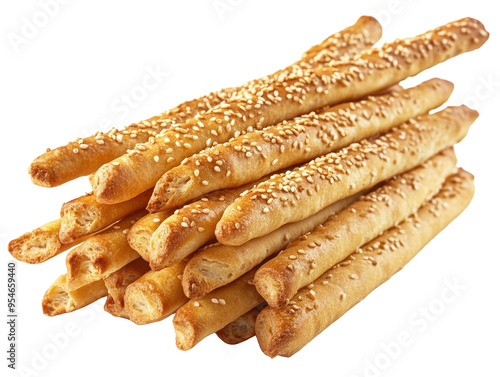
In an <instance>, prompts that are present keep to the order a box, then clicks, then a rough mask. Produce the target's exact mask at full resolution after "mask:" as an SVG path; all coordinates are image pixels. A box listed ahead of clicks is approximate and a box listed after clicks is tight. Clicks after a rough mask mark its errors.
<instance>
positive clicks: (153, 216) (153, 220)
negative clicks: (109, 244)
mask: <svg viewBox="0 0 500 377" xmlns="http://www.w3.org/2000/svg"><path fill="white" fill-rule="evenodd" d="M173 213H174V210H172V209H171V210H167V211H163V212H158V213H149V214H147V215H146V216H143V217H141V218H140V219H139V220H137V221H136V222H135V223H134V225H132V227H131V228H130V230H129V232H128V234H127V241H128V243H129V245H130V247H132V249H134V250H135V251H137V252H138V253H139V255H140V256H141V257H142V258H143V259H144V260H146V261H148V262H149V259H150V257H149V251H150V244H151V237H152V236H153V233H154V232H155V230H156V229H158V227H159V226H160V225H161V223H162V222H163V221H165V219H167V218H168V217H169V216H171V215H172V214H173Z"/></svg>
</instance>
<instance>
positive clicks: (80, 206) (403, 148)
mask: <svg viewBox="0 0 500 377" xmlns="http://www.w3.org/2000/svg"><path fill="white" fill-rule="evenodd" d="M380 37H381V27H380V25H379V24H378V22H377V21H376V20H375V19H373V18H371V17H361V18H360V19H359V20H358V21H357V22H356V23H355V24H354V25H352V26H350V27H348V28H346V29H344V30H342V31H340V32H338V33H336V34H333V35H332V36H330V37H329V38H327V39H326V40H324V41H323V42H322V43H320V44H318V45H316V46H314V47H312V48H311V49H309V50H308V51H307V52H305V53H304V54H303V55H302V57H301V59H300V60H298V61H297V62H295V63H293V64H292V65H290V66H288V67H286V68H285V69H282V70H280V71H278V72H276V73H274V74H272V75H269V76H266V77H263V78H260V79H257V80H252V81H249V82H247V83H245V84H243V85H241V86H240V87H234V88H226V89H222V90H220V91H218V92H215V93H210V94H209V95H206V96H203V97H200V98H198V99H195V100H192V101H188V102H184V103H182V104H180V105H179V106H177V107H175V108H173V109H171V110H169V111H166V112H164V113H162V114H160V115H158V116H155V117H152V118H150V119H147V120H144V121H142V122H138V123H135V124H132V125H130V126H128V127H126V128H124V129H122V130H120V131H119V130H116V129H113V130H111V131H109V132H107V133H100V132H99V133H97V134H95V135H94V136H91V137H87V138H83V139H81V138H80V139H77V140H76V141H75V142H72V143H69V144H68V145H65V146H62V147H59V148H56V149H53V150H48V151H47V152H46V153H44V154H42V155H41V156H39V157H37V158H36V159H35V160H34V161H33V163H32V164H31V166H30V168H29V173H30V175H31V177H32V180H33V182H34V183H35V184H37V185H41V186H46V187H53V186H57V185H60V184H62V183H64V182H67V181H69V180H72V179H74V178H77V177H79V176H84V175H89V176H90V183H91V186H92V193H90V194H86V195H83V196H81V197H78V198H76V199H74V200H72V201H70V202H68V203H64V204H63V206H62V208H61V217H60V218H59V219H56V220H54V221H52V222H50V223H48V224H45V225H43V226H41V227H39V228H37V229H35V230H33V231H31V232H28V233H26V234H24V235H22V236H21V237H19V238H17V239H15V240H13V241H11V242H10V244H9V251H10V252H11V254H12V255H13V256H14V257H15V258H17V259H19V260H21V261H24V262H27V263H40V262H43V261H46V260H48V259H50V258H52V257H54V256H56V255H58V254H60V253H62V252H64V251H66V250H69V252H68V253H67V255H66V272H65V274H63V275H61V276H60V277H58V278H57V279H56V280H55V282H54V283H53V284H52V286H50V288H49V289H48V290H47V292H46V294H45V296H44V298H43V301H42V305H43V312H44V313H45V314H47V315H50V316H53V315H57V314H62V313H67V312H71V311H74V310H76V309H79V308H81V307H83V306H85V305H88V304H90V303H92V302H94V301H96V300H98V299H100V298H102V297H105V296H106V297H107V299H106V303H105V305H104V309H105V310H106V311H108V312H109V313H111V314H112V315H114V316H118V317H123V318H127V319H129V320H131V321H133V322H134V323H137V324H147V323H152V322H156V321H160V320H163V319H165V318H167V317H168V316H170V315H172V314H174V313H175V315H174V316H173V325H174V327H175V332H176V344H177V347H178V348H180V349H182V350H187V349H190V348H192V347H193V346H194V345H196V344H197V343H198V342H199V341H201V340H202V339H203V338H205V337H206V336H208V335H210V334H212V333H217V335H218V336H219V337H220V338H221V339H222V340H223V341H225V342H227V343H231V344H234V343H239V342H242V341H244V340H246V339H248V338H250V337H252V336H253V335H256V336H257V340H258V342H259V345H260V347H261V349H262V351H263V352H264V353H265V354H266V355H269V356H271V357H274V356H276V355H281V356H291V355H293V354H294V353H295V352H297V351H298V350H300V349H301V348H302V347H303V346H304V345H306V344H307V343H308V342H309V341H311V340H312V339H313V338H314V337H315V336H316V335H318V334H319V333H320V332H321V331H323V330H324V329H325V328H326V327H328V326H329V325H330V324H332V323H333V322H334V321H335V320H336V319H337V318H339V317H340V316H342V315H343V314H344V313H345V312H347V311H348V310H349V309H350V308H352V307H353V306H354V305H355V304H356V303H358V302H359V301H360V300H362V299H363V298H364V297H366V296H367V295H368V294H369V293H370V292H371V291H373V290H374V289H375V288H376V287H377V286H379V285H380V284H382V283H383V282H385V281H386V280H388V279H389V278H390V277H391V276H392V275H394V274H395V273H396V272H397V271H399V270H400V269H401V268H402V267H403V266H404V265H405V264H406V263H408V262H409V261H410V260H411V259H412V258H413V257H414V256H415V255H416V254H417V253H418V252H419V251H420V250H421V249H422V248H423V247H424V246H425V245H426V244H427V243H428V242H429V241H430V240H431V239H432V238H433V237H434V236H436V235H437V234H438V233H439V232H440V231H441V230H442V229H444V228H445V227H446V226H447V225H448V224H449V223H450V222H451V221H452V220H453V219H454V218H455V217H456V216H458V215H459V214H460V213H461V212H462V211H463V210H464V209H465V208H466V207H467V205H468V204H469V202H470V201H471V199H472V196H473V192H474V186H473V176H472V175H471V174H469V173H467V172H466V171H464V170H462V169H457V167H456V162H457V160H456V156H455V152H454V149H453V146H454V145H455V144H456V143H458V142H459V141H460V140H461V139H463V138H464V137H465V136H466V134H467V132H468V129H469V127H470V126H471V125H472V123H473V122H474V120H475V119H476V118H477V116H478V114H477V112H476V111H474V110H471V109H469V108H468V107H466V106H458V107H446V108H444V109H443V110H440V111H432V110H434V109H437V108H438V107H440V106H441V105H443V104H444V103H445V102H446V101H447V99H448V98H449V96H450V95H451V92H452V90H453V84H452V83H450V82H448V81H445V80H441V79H432V80H429V81H425V82H422V83H421V84H419V85H417V86H415V87H411V88H403V87H402V86H400V85H399V83H400V82H401V81H403V80H404V79H406V78H408V77H410V76H414V75H416V74H418V73H419V72H421V71H423V70H425V69H427V68H430V67H432V66H434V65H436V64H438V63H441V62H444V61H445V60H448V59H450V58H452V57H455V56H457V55H459V54H462V53H465V52H468V51H472V50H475V49H477V48H479V47H480V46H482V45H483V44H484V43H485V42H486V40H487V39H488V32H487V31H486V30H485V29H484V27H483V25H482V24H481V23H480V22H479V21H477V20H474V19H471V18H465V19H461V20H458V21H455V22H451V23H449V24H446V25H444V26H441V27H438V28H436V29H434V30H431V31H428V32H426V33H424V34H421V35H418V36H416V37H413V38H407V39H399V40H396V41H394V42H390V43H386V44H384V45H382V46H381V47H373V45H374V44H375V43H376V42H377V41H378V40H379V38H380Z"/></svg>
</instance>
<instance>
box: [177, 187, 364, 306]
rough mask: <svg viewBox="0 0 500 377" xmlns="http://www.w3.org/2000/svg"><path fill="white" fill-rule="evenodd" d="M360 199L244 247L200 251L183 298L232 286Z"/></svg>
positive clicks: (184, 284)
mask: <svg viewBox="0 0 500 377" xmlns="http://www.w3.org/2000/svg"><path fill="white" fill-rule="evenodd" d="M357 197H359V195H353V196H352V197H349V198H345V199H343V200H339V201H338V202H336V203H333V204H331V205H329V206H328V207H326V208H324V209H323V210H321V211H319V212H318V213H316V214H314V215H312V216H310V217H308V218H306V219H304V220H301V221H298V222H296V223H293V224H287V225H284V226H282V227H281V228H279V229H277V230H275V231H273V232H271V233H269V234H266V235H265V236H263V237H260V238H256V239H253V240H250V241H248V242H247V243H245V244H243V245H241V246H228V245H221V244H212V245H209V246H207V247H206V248H205V249H202V250H200V251H198V252H197V253H196V254H195V255H194V256H193V257H192V258H191V259H190V260H189V262H188V263H187V265H186V268H185V269H184V273H183V275H182V287H183V289H184V294H185V295H186V296H188V297H189V298H200V297H203V296H205V295H206V294H208V293H209V292H211V291H213V290H214V289H216V288H219V287H222V286H223V285H226V284H228V283H230V282H232V281H233V280H235V279H237V278H239V277H240V276H241V275H243V274H244V273H246V272H248V271H249V270H250V269H252V268H254V267H255V266H257V265H258V264H260V263H261V262H262V261H264V260H265V259H266V258H267V257H269V256H271V255H273V254H275V253H277V252H278V251H280V250H282V249H284V248H285V247H286V246H287V245H288V244H289V243H290V242H292V241H293V240H295V239H297V238H298V237H300V236H302V235H303V234H305V233H307V232H309V231H311V230H312V229H313V228H315V227H316V226H318V225H319V224H321V223H323V222H324V221H325V220H326V219H328V217H330V216H332V215H334V214H335V213H337V212H338V211H340V210H342V209H343V208H345V207H346V206H348V205H349V204H351V203H352V202H354V201H355V200H356V198H357Z"/></svg>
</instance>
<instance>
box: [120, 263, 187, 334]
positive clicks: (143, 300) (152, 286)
mask: <svg viewBox="0 0 500 377" xmlns="http://www.w3.org/2000/svg"><path fill="white" fill-rule="evenodd" d="M185 265H186V261H185V260H182V261H180V262H178V263H176V264H174V265H173V266H171V267H167V268H164V269H163V270H160V271H149V272H146V273H145V274H144V275H143V276H142V277H140V278H139V279H137V280H136V281H135V282H133V283H132V284H130V285H129V286H128V287H127V289H126V291H125V312H126V313H127V314H128V316H129V319H130V320H131V321H132V322H134V323H136V324H138V325H145V324H148V323H152V322H157V321H161V320H163V319H165V318H167V317H168V316H169V315H171V314H172V313H174V312H175V311H176V310H177V309H178V308H180V307H181V306H182V305H184V304H185V303H186V302H187V301H188V298H187V297H186V296H185V295H184V293H183V292H182V284H181V279H182V271H184V266H185Z"/></svg>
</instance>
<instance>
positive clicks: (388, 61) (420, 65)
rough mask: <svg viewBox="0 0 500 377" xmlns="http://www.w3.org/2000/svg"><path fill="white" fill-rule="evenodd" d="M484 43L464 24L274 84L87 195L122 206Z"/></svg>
mask: <svg viewBox="0 0 500 377" xmlns="http://www.w3.org/2000/svg"><path fill="white" fill-rule="evenodd" d="M487 38H488V33H487V32H486V31H485V30H484V27H483V26H482V24H481V23H480V22H479V21H477V20H474V19H471V18H466V19H462V20H459V21H455V22H452V23H449V24H447V25H444V26H441V27H438V28H436V29H434V30H431V31H429V32H426V33H424V34H422V35H419V36H416V37H414V38H409V39H404V40H397V41H395V42H392V43H387V44H385V45H383V46H382V47H380V48H374V49H371V50H368V51H367V52H365V53H362V54H360V55H358V56H357V57H356V59H354V60H350V61H347V62H343V63H339V64H336V65H334V66H328V67H326V66H321V67H319V68H316V69H314V70H301V71H294V72H293V73H289V72H283V73H282V74H280V75H277V76H272V77H271V78H270V79H269V80H267V81H266V82H261V83H257V84H255V85H253V86H251V87H250V88H248V90H246V91H245V92H244V93H241V94H238V95H234V96H232V97H231V99H229V100H227V101H225V102H224V103H223V104H221V105H218V106H216V107H213V108H212V109H210V110H208V111H207V112H205V113H203V114H197V115H196V116H195V117H194V118H192V119H190V120H188V121H187V122H186V123H185V124H183V125H179V126H174V127H172V128H170V129H168V130H164V131H162V132H161V133H160V134H159V135H158V136H157V137H156V138H155V139H154V140H153V142H149V143H147V144H141V145H138V146H137V147H136V148H135V149H134V150H131V151H130V152H129V153H127V154H124V155H123V156H121V157H119V158H117V159H115V160H113V161H112V162H111V163H109V164H105V165H103V166H101V167H100V168H99V170H97V171H96V173H95V174H94V175H93V177H92V182H91V184H92V187H93V189H94V192H95V194H96V195H97V199H98V200H99V201H101V202H103V203H116V202H120V201H124V200H127V199H129V198H131V197H133V196H136V195H137V194H139V193H140V192H143V191H145V190H147V189H149V188H151V187H153V186H154V185H155V183H156V182H157V181H158V179H160V178H161V176H162V175H163V174H164V173H165V172H166V171H168V170H169V169H172V168H173V167H175V166H178V165H179V164H180V163H181V162H182V160H184V158H186V157H189V156H191V155H193V154H195V153H198V152H200V151H201V150H203V149H205V148H207V147H210V146H213V145H214V144H220V143H223V142H226V141H228V140H229V139H231V138H232V137H237V136H239V135H240V134H242V133H245V132H249V131H253V130H259V129H263V128H265V127H268V126H271V125H274V124H276V123H278V122H281V121H283V120H285V119H291V118H293V117H296V116H299V115H302V114H305V113H308V112H310V111H312V110H316V109H320V108H322V107H324V106H332V105H335V104H338V103H341V102H345V101H352V100H355V99H360V98H363V97H365V96H367V95H370V94H372V93H375V92H377V91H379V90H381V89H384V88H387V87H389V86H391V85H394V84H396V83H399V82H400V81H401V80H403V79H405V78H407V77H409V76H413V75H416V74H418V73H419V72H421V71H423V70H425V69H427V68H430V67H432V66H434V65H436V64H438V63H440V62H443V61H445V60H447V59H450V58H451V57H453V56H456V55H459V54H461V53H464V52H467V51H471V50H474V49H477V48H479V47H480V46H481V45H482V44H483V43H484V42H485V41H486V40H487ZM226 174H227V173H226ZM186 179H187V177H186Z"/></svg>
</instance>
